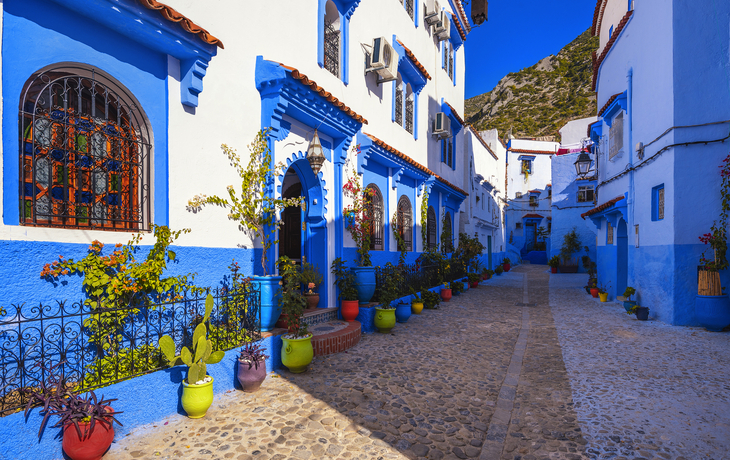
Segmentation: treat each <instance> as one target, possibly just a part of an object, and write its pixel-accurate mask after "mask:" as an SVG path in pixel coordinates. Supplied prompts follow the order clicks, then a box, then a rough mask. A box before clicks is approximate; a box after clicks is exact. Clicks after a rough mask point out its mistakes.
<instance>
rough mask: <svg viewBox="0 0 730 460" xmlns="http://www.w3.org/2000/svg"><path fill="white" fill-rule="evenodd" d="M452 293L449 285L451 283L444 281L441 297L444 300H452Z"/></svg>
mask: <svg viewBox="0 0 730 460" xmlns="http://www.w3.org/2000/svg"><path fill="white" fill-rule="evenodd" d="M451 295H452V293H451V287H450V286H449V283H444V284H443V285H442V286H441V299H442V300H443V301H444V302H448V301H449V300H451Z"/></svg>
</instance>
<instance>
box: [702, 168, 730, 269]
mask: <svg viewBox="0 0 730 460" xmlns="http://www.w3.org/2000/svg"><path fill="white" fill-rule="evenodd" d="M719 168H720V177H721V178H722V184H721V185H720V198H721V211H720V220H719V222H718V221H714V222H712V226H711V227H710V233H705V234H704V235H702V236H700V237H699V238H700V241H701V242H703V243H704V244H709V245H710V248H711V249H712V252H713V254H714V258H713V260H708V259H707V258H706V257H705V251H703V252H702V256H700V265H702V266H703V267H704V268H705V270H708V271H720V270H724V269H726V268H728V267H730V262H728V259H727V218H728V211H730V155H728V156H727V157H725V159H724V160H723V161H722V164H721V165H720V166H719Z"/></svg>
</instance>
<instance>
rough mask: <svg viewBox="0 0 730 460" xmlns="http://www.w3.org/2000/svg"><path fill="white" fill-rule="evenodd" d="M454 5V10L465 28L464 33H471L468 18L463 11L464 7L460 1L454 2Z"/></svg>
mask: <svg viewBox="0 0 730 460" xmlns="http://www.w3.org/2000/svg"><path fill="white" fill-rule="evenodd" d="M454 3H455V4H456V9H457V11H458V12H459V15H460V16H461V19H462V20H463V21H464V26H465V27H466V33H469V32H471V25H470V24H469V18H467V16H466V11H464V5H463V4H462V2H461V0H454Z"/></svg>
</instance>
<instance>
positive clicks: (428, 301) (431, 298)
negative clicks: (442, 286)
mask: <svg viewBox="0 0 730 460" xmlns="http://www.w3.org/2000/svg"><path fill="white" fill-rule="evenodd" d="M421 298H422V299H423V308H425V309H427V310H436V309H438V308H439V304H440V303H441V296H440V295H439V294H436V293H435V292H433V291H430V290H428V289H424V290H423V291H421ZM449 298H451V297H449Z"/></svg>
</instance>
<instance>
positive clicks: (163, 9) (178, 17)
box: [138, 0, 223, 49]
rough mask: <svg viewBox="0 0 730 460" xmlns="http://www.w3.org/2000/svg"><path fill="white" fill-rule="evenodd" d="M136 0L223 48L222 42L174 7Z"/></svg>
mask: <svg viewBox="0 0 730 460" xmlns="http://www.w3.org/2000/svg"><path fill="white" fill-rule="evenodd" d="M138 1H139V3H141V4H142V5H143V6H144V7H145V8H147V9H150V10H156V11H159V12H160V14H161V15H162V17H163V18H165V19H167V20H168V21H170V22H177V23H179V24H180V25H181V26H182V28H183V29H185V31H186V32H188V33H191V34H193V35H197V36H198V38H200V39H201V40H203V41H204V42H205V43H208V44H211V45H216V46H218V47H219V48H220V49H223V42H221V41H220V40H219V39H217V38H216V37H214V36H213V35H211V34H210V33H209V32H208V31H207V30H205V29H203V28H202V27H200V26H199V25H197V24H195V23H194V22H193V21H191V20H190V19H188V18H187V17H186V16H184V15H182V14H180V13H178V12H177V11H176V10H175V9H174V8H172V7H169V6H167V5H165V4H164V3H160V2H158V1H156V0H138Z"/></svg>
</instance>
